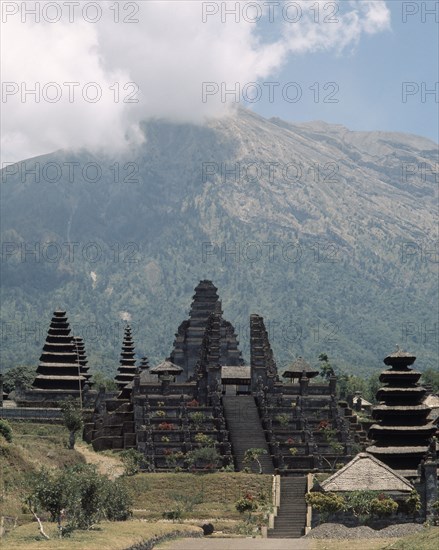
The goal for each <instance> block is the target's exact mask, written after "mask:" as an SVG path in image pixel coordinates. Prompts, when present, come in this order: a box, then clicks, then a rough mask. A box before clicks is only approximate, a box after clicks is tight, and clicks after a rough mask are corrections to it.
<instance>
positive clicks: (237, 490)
mask: <svg viewBox="0 0 439 550" xmlns="http://www.w3.org/2000/svg"><path fill="white" fill-rule="evenodd" d="M127 483H128V485H129V487H131V492H132V495H133V507H134V510H135V516H136V517H143V518H147V519H154V518H161V517H162V513H163V512H164V511H170V510H175V509H176V504H177V503H176V500H175V498H174V497H175V496H176V495H186V496H189V497H191V496H198V497H199V498H200V500H201V502H200V503H199V504H195V505H194V506H193V510H192V511H187V512H186V513H185V515H184V517H185V518H199V519H209V518H211V519H215V518H218V519H219V518H222V519H236V520H239V519H241V516H240V514H239V512H237V511H236V509H235V503H236V501H237V500H238V499H239V498H241V497H242V496H244V495H245V494H246V493H251V494H252V495H254V496H255V497H258V495H260V494H261V492H264V493H265V495H266V496H267V497H268V498H269V499H270V502H271V484H272V477H271V476H269V475H258V474H244V473H222V472H218V473H214V474H204V475H200V474H198V475H197V474H189V473H178V474H173V473H168V474H161V473H160V474H137V475H135V476H132V477H129V478H127ZM189 504H190V503H189Z"/></svg>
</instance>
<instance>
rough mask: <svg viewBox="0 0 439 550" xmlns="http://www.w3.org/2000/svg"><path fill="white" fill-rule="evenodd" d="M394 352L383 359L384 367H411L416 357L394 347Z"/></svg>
mask: <svg viewBox="0 0 439 550" xmlns="http://www.w3.org/2000/svg"><path fill="white" fill-rule="evenodd" d="M396 348H397V349H396V351H394V352H393V353H391V354H389V355H388V356H387V357H385V358H384V363H385V364H386V365H393V364H395V363H396V364H398V363H404V364H405V365H412V364H413V363H414V362H415V361H416V356H415V355H413V354H412V353H409V352H407V351H402V350H401V349H399V346H396Z"/></svg>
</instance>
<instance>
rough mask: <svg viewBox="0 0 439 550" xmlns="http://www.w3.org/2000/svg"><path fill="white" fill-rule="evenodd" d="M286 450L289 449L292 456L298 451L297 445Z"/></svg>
mask: <svg viewBox="0 0 439 550" xmlns="http://www.w3.org/2000/svg"><path fill="white" fill-rule="evenodd" d="M288 450H289V451H290V454H291V455H292V456H294V455H296V454H297V453H298V449H297V447H290V448H289V449H288Z"/></svg>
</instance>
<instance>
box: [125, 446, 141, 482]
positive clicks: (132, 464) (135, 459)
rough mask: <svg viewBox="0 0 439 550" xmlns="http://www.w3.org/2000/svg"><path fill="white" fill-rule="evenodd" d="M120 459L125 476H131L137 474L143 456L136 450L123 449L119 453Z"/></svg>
mask: <svg viewBox="0 0 439 550" xmlns="http://www.w3.org/2000/svg"><path fill="white" fill-rule="evenodd" d="M119 456H120V458H121V459H122V463H123V465H124V469H125V472H124V473H125V475H126V476H133V475H134V474H137V472H138V471H139V470H140V467H141V465H142V462H143V454H142V453H140V452H139V451H136V449H125V450H124V451H121V453H120V455H119Z"/></svg>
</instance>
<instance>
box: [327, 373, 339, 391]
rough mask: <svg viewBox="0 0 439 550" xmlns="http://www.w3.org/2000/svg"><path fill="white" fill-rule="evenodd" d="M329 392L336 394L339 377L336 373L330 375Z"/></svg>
mask: <svg viewBox="0 0 439 550" xmlns="http://www.w3.org/2000/svg"><path fill="white" fill-rule="evenodd" d="M329 392H330V394H331V395H335V394H336V392H337V377H336V376H335V375H334V376H330V377H329Z"/></svg>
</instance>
